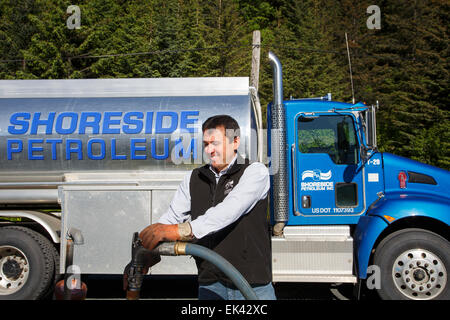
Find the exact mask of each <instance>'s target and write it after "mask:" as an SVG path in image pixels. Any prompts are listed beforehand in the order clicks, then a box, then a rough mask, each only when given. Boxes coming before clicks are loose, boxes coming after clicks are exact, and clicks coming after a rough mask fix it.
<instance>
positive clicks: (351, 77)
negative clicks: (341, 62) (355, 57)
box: [345, 32, 355, 104]
mask: <svg viewBox="0 0 450 320" xmlns="http://www.w3.org/2000/svg"><path fill="white" fill-rule="evenodd" d="M345 44H346V45H347V56H348V69H349V71H350V83H351V85H352V103H353V104H355V91H354V89H353V76H352V62H351V60H350V50H349V48H348V38H347V32H346V33H345Z"/></svg>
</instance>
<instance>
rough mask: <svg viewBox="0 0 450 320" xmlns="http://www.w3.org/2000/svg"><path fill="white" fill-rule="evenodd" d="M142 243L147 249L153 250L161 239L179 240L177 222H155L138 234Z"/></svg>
mask: <svg viewBox="0 0 450 320" xmlns="http://www.w3.org/2000/svg"><path fill="white" fill-rule="evenodd" d="M139 238H141V240H142V245H143V246H144V248H146V249H148V250H153V249H154V248H155V247H156V246H157V245H158V243H159V242H161V241H177V240H180V239H181V237H180V234H179V232H178V225H177V224H161V223H155V224H152V225H150V226H148V227H147V228H145V229H144V230H142V231H141V233H140V234H139Z"/></svg>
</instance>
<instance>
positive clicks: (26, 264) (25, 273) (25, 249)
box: [0, 226, 55, 300]
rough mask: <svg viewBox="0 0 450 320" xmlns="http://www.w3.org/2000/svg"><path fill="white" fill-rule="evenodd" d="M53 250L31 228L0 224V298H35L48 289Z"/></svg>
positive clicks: (52, 271)
mask: <svg viewBox="0 0 450 320" xmlns="http://www.w3.org/2000/svg"><path fill="white" fill-rule="evenodd" d="M53 250H54V247H53V245H52V243H51V242H50V241H49V240H48V239H47V238H45V237H44V236H43V235H41V234H39V233H37V232H35V231H33V230H30V229H28V228H24V227H18V226H11V227H3V228H0V299H1V300H34V299H39V298H41V297H42V296H43V295H44V294H45V293H47V292H48V289H49V286H50V285H51V283H52V279H53V276H54V271H55V262H54V252H53Z"/></svg>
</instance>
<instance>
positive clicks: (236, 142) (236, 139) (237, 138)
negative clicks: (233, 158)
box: [233, 137, 241, 152]
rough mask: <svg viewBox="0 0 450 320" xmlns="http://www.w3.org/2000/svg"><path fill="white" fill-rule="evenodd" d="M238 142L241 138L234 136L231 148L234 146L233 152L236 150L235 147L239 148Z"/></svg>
mask: <svg viewBox="0 0 450 320" xmlns="http://www.w3.org/2000/svg"><path fill="white" fill-rule="evenodd" d="M240 144H241V138H240V137H234V141H233V148H234V151H235V152H237V149H238V148H239V145H240Z"/></svg>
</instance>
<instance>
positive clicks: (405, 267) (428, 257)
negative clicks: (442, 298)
mask: <svg viewBox="0 0 450 320" xmlns="http://www.w3.org/2000/svg"><path fill="white" fill-rule="evenodd" d="M392 277H393V280H394V283H395V286H396V287H397V289H398V290H399V291H400V292H401V293H402V294H403V295H404V296H406V297H407V298H408V299H413V300H430V299H434V298H436V297H437V296H438V295H439V294H440V293H441V292H442V291H443V290H444V288H445V286H446V284H447V270H446V269H445V265H444V263H443V262H442V260H441V259H440V258H439V257H438V256H437V255H435V254H434V253H432V252H430V251H428V250H425V249H412V250H408V251H405V252H403V253H402V254H401V255H399V256H398V257H397V259H395V263H394V266H393V268H392Z"/></svg>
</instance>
